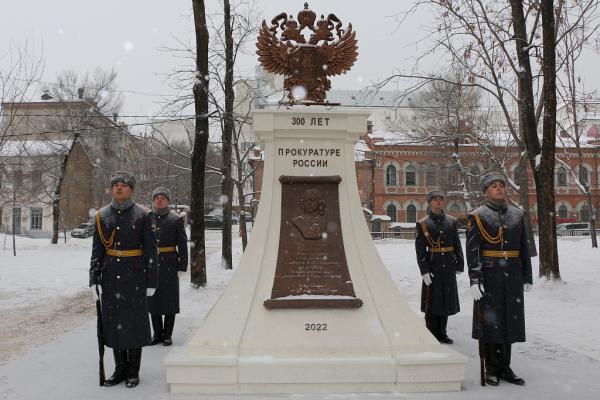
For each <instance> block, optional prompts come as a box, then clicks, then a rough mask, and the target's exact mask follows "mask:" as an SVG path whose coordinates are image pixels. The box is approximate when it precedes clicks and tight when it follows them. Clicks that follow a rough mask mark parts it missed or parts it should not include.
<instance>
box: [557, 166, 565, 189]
mask: <svg viewBox="0 0 600 400" xmlns="http://www.w3.org/2000/svg"><path fill="white" fill-rule="evenodd" d="M556 184H557V185H558V186H567V171H566V170H565V169H564V168H563V167H560V168H558V171H557V172H556Z"/></svg>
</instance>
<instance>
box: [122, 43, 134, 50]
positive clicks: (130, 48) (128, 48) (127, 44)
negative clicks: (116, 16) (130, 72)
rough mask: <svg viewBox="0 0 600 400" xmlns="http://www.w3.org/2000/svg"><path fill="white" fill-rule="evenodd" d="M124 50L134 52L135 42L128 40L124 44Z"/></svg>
mask: <svg viewBox="0 0 600 400" xmlns="http://www.w3.org/2000/svg"><path fill="white" fill-rule="evenodd" d="M123 50H125V51H131V50H133V42H132V41H130V40H128V41H126V42H125V43H123Z"/></svg>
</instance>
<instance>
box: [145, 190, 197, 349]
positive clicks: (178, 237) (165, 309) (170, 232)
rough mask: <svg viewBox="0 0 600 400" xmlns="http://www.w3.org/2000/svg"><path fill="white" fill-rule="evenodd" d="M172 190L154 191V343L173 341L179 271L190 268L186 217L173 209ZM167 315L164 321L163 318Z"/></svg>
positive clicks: (151, 306)
mask: <svg viewBox="0 0 600 400" xmlns="http://www.w3.org/2000/svg"><path fill="white" fill-rule="evenodd" d="M170 201H171V193H170V192H169V190H168V189H166V188H163V187H158V188H156V189H154V191H153V192H152V203H153V206H154V209H153V211H152V212H151V215H152V225H153V227H154V230H155V236H156V247H157V249H158V271H159V272H158V287H157V289H156V293H155V294H154V296H152V297H150V298H148V309H149V311H150V315H151V319H152V328H153V329H154V336H153V337H152V344H153V345H155V344H158V343H160V342H162V344H163V345H164V346H170V345H172V344H173V341H172V339H171V335H172V334H173V326H174V325H175V314H178V313H179V277H178V272H179V271H181V272H185V271H187V265H188V248H187V234H186V233H185V226H184V222H183V218H181V217H180V216H178V215H177V214H175V213H174V212H171V211H170V209H169V202H170ZM163 316H164V321H163Z"/></svg>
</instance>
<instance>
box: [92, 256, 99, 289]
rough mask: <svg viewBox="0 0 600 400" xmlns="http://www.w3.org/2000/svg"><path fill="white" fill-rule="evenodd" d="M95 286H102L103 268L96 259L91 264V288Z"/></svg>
mask: <svg viewBox="0 0 600 400" xmlns="http://www.w3.org/2000/svg"><path fill="white" fill-rule="evenodd" d="M93 285H102V267H101V266H100V262H99V261H98V260H96V259H94V260H92V261H91V262H90V287H92V286H93Z"/></svg>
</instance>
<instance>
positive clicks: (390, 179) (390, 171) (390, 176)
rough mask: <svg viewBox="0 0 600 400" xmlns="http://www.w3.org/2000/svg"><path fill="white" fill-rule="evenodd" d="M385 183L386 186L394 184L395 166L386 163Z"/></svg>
mask: <svg viewBox="0 0 600 400" xmlns="http://www.w3.org/2000/svg"><path fill="white" fill-rule="evenodd" d="M385 185H386V186H396V185H397V182H396V167H394V166H393V165H388V167H387V168H386V169H385Z"/></svg>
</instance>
